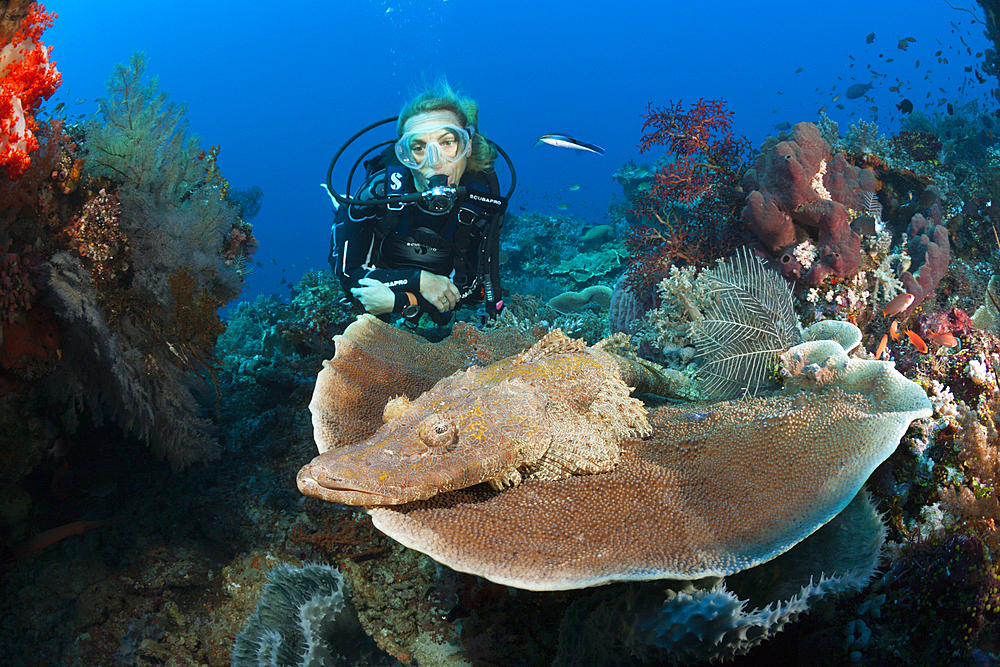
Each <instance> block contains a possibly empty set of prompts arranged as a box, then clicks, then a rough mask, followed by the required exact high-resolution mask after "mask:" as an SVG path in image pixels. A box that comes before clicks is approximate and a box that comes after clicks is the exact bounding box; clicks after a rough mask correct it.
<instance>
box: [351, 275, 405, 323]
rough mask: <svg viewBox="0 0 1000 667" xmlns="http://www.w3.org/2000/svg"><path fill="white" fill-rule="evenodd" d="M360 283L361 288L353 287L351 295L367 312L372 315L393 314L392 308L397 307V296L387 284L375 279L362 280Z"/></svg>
mask: <svg viewBox="0 0 1000 667" xmlns="http://www.w3.org/2000/svg"><path fill="white" fill-rule="evenodd" d="M358 283H359V284H360V285H361V287H352V288H351V294H352V295H353V296H354V298H355V299H357V300H358V301H360V302H361V305H362V306H364V307H365V310H366V311H368V312H369V313H371V314H372V315H381V314H383V313H391V312H392V307H393V306H394V305H396V294H395V293H394V292H393V291H392V290H391V289H389V288H388V287H386V286H385V283H383V282H380V281H378V280H375V279H374V278H362V279H360V280H359V281H358Z"/></svg>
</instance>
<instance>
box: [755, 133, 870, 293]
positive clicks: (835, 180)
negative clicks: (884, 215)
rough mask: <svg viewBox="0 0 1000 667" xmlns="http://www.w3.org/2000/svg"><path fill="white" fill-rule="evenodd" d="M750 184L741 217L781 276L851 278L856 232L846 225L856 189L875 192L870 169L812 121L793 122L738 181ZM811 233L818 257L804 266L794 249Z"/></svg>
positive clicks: (858, 201)
mask: <svg viewBox="0 0 1000 667" xmlns="http://www.w3.org/2000/svg"><path fill="white" fill-rule="evenodd" d="M744 184H745V187H746V188H747V189H752V190H753V192H751V193H750V195H749V197H748V198H747V204H746V206H745V207H744V208H743V220H744V221H745V222H746V223H747V224H748V225H749V226H750V228H751V229H752V230H753V232H754V234H756V235H757V238H759V239H760V241H761V243H762V244H763V245H764V247H765V248H766V249H767V251H768V252H770V253H771V254H772V255H773V256H774V257H776V258H779V259H780V264H781V266H782V271H783V273H784V274H785V276H786V277H788V278H791V279H795V280H801V281H803V282H804V283H805V284H807V285H817V284H818V283H820V282H821V281H822V280H823V279H824V278H826V277H828V276H837V277H839V278H853V277H854V276H855V275H856V274H857V272H858V269H859V268H860V266H861V236H859V235H858V234H857V233H856V232H855V231H854V230H852V229H851V226H850V221H851V210H852V209H853V210H862V209H863V202H862V193H863V192H875V189H876V181H875V174H874V172H872V170H870V169H859V168H857V167H854V166H851V165H850V164H848V163H847V160H846V158H845V157H844V155H843V153H837V154H836V155H831V154H830V148H829V146H828V145H827V143H826V141H825V140H824V139H823V137H822V136H821V134H820V132H819V130H818V129H817V127H816V126H815V125H813V124H812V123H799V124H797V125H795V126H794V127H793V128H792V131H791V134H790V135H789V137H788V139H787V140H786V141H776V140H775V141H770V142H768V143H766V144H765V146H764V149H763V150H762V152H761V153H760V155H758V156H757V161H756V169H755V171H754V172H751V173H750V174H748V177H747V178H746V179H745V181H744ZM809 237H814V238H815V239H816V246H817V249H818V258H817V260H816V261H815V262H813V263H812V265H811V266H810V267H809V268H808V269H802V267H801V266H800V265H799V263H798V262H796V261H794V249H795V247H796V246H797V245H799V243H801V242H802V241H804V240H805V239H807V238H809Z"/></svg>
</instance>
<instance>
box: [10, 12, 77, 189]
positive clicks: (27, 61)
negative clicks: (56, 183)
mask: <svg viewBox="0 0 1000 667" xmlns="http://www.w3.org/2000/svg"><path fill="white" fill-rule="evenodd" d="M54 18H55V15H54V14H46V13H45V7H43V6H42V5H39V4H38V3H34V4H32V5H31V8H30V9H29V10H28V14H27V16H25V18H24V21H23V22H22V23H21V26H20V28H18V30H17V32H16V33H14V37H13V39H12V40H11V42H10V44H7V45H6V46H4V47H3V48H2V49H0V167H5V168H6V169H7V175H8V176H9V177H10V178H11V180H16V179H18V178H20V177H21V175H22V174H23V173H24V172H25V170H26V169H27V168H28V165H29V164H31V158H30V157H29V156H30V154H31V153H32V151H34V150H35V149H37V148H38V140H37V139H36V138H35V132H37V131H38V124H37V122H36V121H35V116H34V113H35V111H37V110H38V105H39V104H41V102H42V100H45V99H48V98H49V97H51V96H52V93H54V92H55V91H56V88H58V87H59V83H60V81H61V80H62V75H60V74H59V71H58V70H57V69H56V66H55V63H54V62H50V61H49V55H50V54H51V52H52V47H51V46H50V47H46V46H45V45H44V44H42V42H41V36H42V33H43V32H44V31H45V29H46V28H48V27H50V26H51V25H52V20H53V19H54Z"/></svg>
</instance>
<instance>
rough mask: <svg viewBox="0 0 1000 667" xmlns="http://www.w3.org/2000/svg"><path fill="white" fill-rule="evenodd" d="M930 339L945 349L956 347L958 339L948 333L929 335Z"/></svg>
mask: <svg viewBox="0 0 1000 667" xmlns="http://www.w3.org/2000/svg"><path fill="white" fill-rule="evenodd" d="M931 339H932V340H933V341H934V342H935V343H937V344H938V345H943V346H945V347H955V346H956V345H958V339H957V338H955V337H954V336H953V335H952V334H950V333H948V332H944V333H936V334H931Z"/></svg>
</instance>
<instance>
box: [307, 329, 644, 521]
mask: <svg viewBox="0 0 1000 667" xmlns="http://www.w3.org/2000/svg"><path fill="white" fill-rule="evenodd" d="M553 333H554V334H558V335H555V336H554V335H553V334H549V335H548V336H547V337H546V338H543V339H542V340H541V341H539V343H538V344H536V346H535V347H533V348H531V349H530V350H527V351H526V352H523V353H521V354H520V355H517V356H515V357H510V358H507V359H503V360H501V361H498V362H495V363H493V364H490V365H489V366H486V367H483V368H479V367H475V366H474V367H472V368H470V369H468V370H465V371H459V372H457V373H455V374H454V375H451V376H449V377H447V378H444V379H442V380H440V381H439V382H438V383H437V384H436V385H435V386H434V387H433V388H432V389H431V390H430V391H428V392H426V393H424V394H423V395H421V396H420V397H419V398H417V399H416V400H415V401H413V402H408V401H406V399H405V398H404V399H397V400H402V403H403V404H402V409H400V405H398V404H396V405H390V406H387V410H386V415H387V417H389V416H391V419H388V421H387V422H386V423H385V424H383V426H382V427H381V428H379V429H378V430H377V431H376V432H375V433H374V434H373V435H372V436H371V437H370V438H367V439H366V440H364V441H362V442H359V443H357V444H354V445H348V446H345V447H338V448H335V449H331V450H329V451H326V452H324V453H323V454H321V455H320V456H318V457H316V458H315V459H313V461H312V462H311V463H309V464H308V465H306V466H304V467H303V468H302V470H301V471H300V472H299V475H298V478H297V481H298V486H299V490H300V491H301V492H302V493H303V494H305V495H307V496H313V497H316V498H321V499H323V500H328V501H331V502H338V503H343V504H348V505H395V504H401V503H407V502H412V501H415V500H424V499H427V498H430V497H432V496H434V495H436V494H438V493H442V492H445V491H451V490H455V489H461V488H466V487H468V486H472V485H475V484H479V483H482V482H490V483H491V485H493V486H494V487H495V488H506V487H509V486H516V485H517V484H518V483H520V481H521V479H522V478H523V477H525V476H539V477H544V478H548V479H552V478H559V477H561V476H568V475H570V474H578V473H593V472H602V471H607V470H611V469H613V468H614V466H615V465H616V464H617V462H618V458H619V449H618V445H619V444H620V441H621V439H622V438H623V437H627V436H629V435H639V434H641V433H643V432H647V431H648V428H649V425H648V422H646V419H645V410H644V409H643V408H642V404H641V402H639V401H638V400H636V399H632V398H630V397H629V396H628V387H627V386H626V385H625V384H624V382H623V381H622V378H621V373H620V371H619V370H618V361H616V359H615V357H613V356H612V355H611V354H609V353H607V352H603V351H601V350H599V349H596V348H588V347H586V344H585V343H583V342H582V341H573V340H570V339H568V338H566V337H565V336H564V335H563V334H562V333H561V332H558V331H557V332H553ZM392 403H395V402H392ZM619 415H620V418H619ZM597 424H603V425H606V428H590V427H591V426H595V425H597ZM553 443H556V446H555V447H553ZM546 457H548V458H546Z"/></svg>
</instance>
